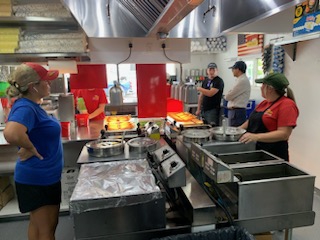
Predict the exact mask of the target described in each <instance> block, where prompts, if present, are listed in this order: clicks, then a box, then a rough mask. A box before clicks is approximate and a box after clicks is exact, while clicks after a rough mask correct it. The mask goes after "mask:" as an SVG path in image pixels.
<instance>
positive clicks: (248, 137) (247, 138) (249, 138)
mask: <svg viewBox="0 0 320 240" xmlns="http://www.w3.org/2000/svg"><path fill="white" fill-rule="evenodd" d="M257 141H258V136H257V134H254V133H248V132H247V133H245V134H243V135H242V136H241V137H240V139H239V142H242V143H249V142H257Z"/></svg>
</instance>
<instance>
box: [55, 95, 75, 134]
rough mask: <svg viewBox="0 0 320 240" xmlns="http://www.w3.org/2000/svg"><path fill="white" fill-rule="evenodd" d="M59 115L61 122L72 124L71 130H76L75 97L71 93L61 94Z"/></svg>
mask: <svg viewBox="0 0 320 240" xmlns="http://www.w3.org/2000/svg"><path fill="white" fill-rule="evenodd" d="M58 106H59V107H58V115H59V119H60V121H61V122H70V123H71V129H74V128H75V126H76V124H75V105H74V96H73V94H71V93H68V94H60V95H59V97H58Z"/></svg>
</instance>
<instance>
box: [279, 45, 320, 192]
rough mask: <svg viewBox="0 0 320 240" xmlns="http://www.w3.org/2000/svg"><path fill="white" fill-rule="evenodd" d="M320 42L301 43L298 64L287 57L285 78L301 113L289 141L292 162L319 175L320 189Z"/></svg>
mask: <svg viewBox="0 0 320 240" xmlns="http://www.w3.org/2000/svg"><path fill="white" fill-rule="evenodd" d="M319 49H320V39H316V40H309V41H305V42H299V43H298V45H297V56H296V61H292V59H290V57H289V56H288V55H287V54H286V57H285V75H286V76H287V78H288V80H289V81H290V87H291V88H292V90H293V92H294V94H295V98H296V102H297V105H298V107H299V110H300V115H299V118H298V124H297V127H296V128H295V129H294V131H293V133H292V135H291V138H290V142H289V147H290V161H291V162H292V163H293V164H295V165H296V166H298V167H301V168H302V169H304V170H305V171H307V172H308V173H310V174H312V175H315V176H317V177H316V187H317V188H320V157H319V155H320V154H319V153H320V125H319V123H320V107H319V104H318V102H319V93H320V77H319V76H320V74H319V71H320V54H319Z"/></svg>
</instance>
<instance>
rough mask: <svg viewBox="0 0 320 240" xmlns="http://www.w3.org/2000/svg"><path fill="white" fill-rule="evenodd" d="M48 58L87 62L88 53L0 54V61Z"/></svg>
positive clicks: (44, 60)
mask: <svg viewBox="0 0 320 240" xmlns="http://www.w3.org/2000/svg"><path fill="white" fill-rule="evenodd" d="M48 60H75V61H77V62H89V61H90V57H89V54H88V53H4V54H0V63H15V62H18V63H19V62H47V61H48Z"/></svg>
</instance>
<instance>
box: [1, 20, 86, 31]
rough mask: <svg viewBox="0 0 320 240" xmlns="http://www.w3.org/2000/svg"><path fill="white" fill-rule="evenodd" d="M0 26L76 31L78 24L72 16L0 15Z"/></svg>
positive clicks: (35, 29)
mask: <svg viewBox="0 0 320 240" xmlns="http://www.w3.org/2000/svg"><path fill="white" fill-rule="evenodd" d="M0 27H21V28H22V29H23V30H27V31H37V32H39V31H46V32H48V31H57V32H63V31H70V30H72V31H76V30H80V29H81V28H80V26H79V24H78V23H77V22H76V21H75V20H74V19H73V18H46V17H0Z"/></svg>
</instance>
